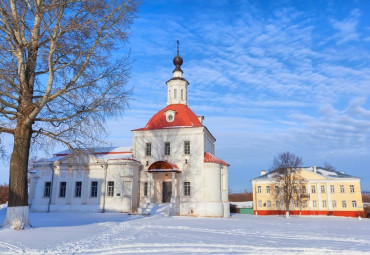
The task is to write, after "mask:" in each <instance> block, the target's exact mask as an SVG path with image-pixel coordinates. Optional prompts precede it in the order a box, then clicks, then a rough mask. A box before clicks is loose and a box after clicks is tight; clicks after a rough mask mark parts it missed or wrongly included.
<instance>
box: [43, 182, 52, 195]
mask: <svg viewBox="0 0 370 255" xmlns="http://www.w3.org/2000/svg"><path fill="white" fill-rule="evenodd" d="M50 193H51V182H45V186H44V197H50Z"/></svg>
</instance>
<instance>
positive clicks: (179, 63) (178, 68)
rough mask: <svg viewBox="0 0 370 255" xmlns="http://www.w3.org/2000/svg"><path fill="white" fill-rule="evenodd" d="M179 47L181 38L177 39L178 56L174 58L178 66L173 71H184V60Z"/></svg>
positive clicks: (174, 62)
mask: <svg viewBox="0 0 370 255" xmlns="http://www.w3.org/2000/svg"><path fill="white" fill-rule="evenodd" d="M179 47H180V42H179V40H177V55H176V57H175V58H174V59H173V64H174V65H175V66H176V68H175V70H173V72H176V71H180V72H181V73H182V70H181V65H182V63H183V62H184V61H183V60H182V57H181V56H180V53H179V52H180V50H179Z"/></svg>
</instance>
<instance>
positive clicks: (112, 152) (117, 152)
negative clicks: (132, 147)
mask: <svg viewBox="0 0 370 255" xmlns="http://www.w3.org/2000/svg"><path fill="white" fill-rule="evenodd" d="M129 153H132V152H131V151H107V152H93V153H91V154H93V155H112V154H129ZM68 155H69V153H61V154H55V156H56V157H63V156H68Z"/></svg>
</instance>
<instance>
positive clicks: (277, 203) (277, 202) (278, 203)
mask: <svg viewBox="0 0 370 255" xmlns="http://www.w3.org/2000/svg"><path fill="white" fill-rule="evenodd" d="M279 207H280V201H277V200H276V208H279Z"/></svg>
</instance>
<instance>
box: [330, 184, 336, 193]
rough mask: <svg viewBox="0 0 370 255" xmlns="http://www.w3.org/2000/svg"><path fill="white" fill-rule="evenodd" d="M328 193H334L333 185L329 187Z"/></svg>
mask: <svg viewBox="0 0 370 255" xmlns="http://www.w3.org/2000/svg"><path fill="white" fill-rule="evenodd" d="M330 193H335V190H334V185H330Z"/></svg>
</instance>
